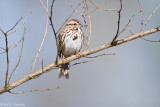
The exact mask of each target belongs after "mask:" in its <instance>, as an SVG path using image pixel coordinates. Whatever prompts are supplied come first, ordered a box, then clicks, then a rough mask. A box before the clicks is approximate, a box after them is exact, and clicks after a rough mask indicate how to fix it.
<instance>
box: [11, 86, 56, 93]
mask: <svg viewBox="0 0 160 107" xmlns="http://www.w3.org/2000/svg"><path fill="white" fill-rule="evenodd" d="M58 88H59V87H56V88H47V89H42V90H29V91H21V92H11V91H9V93H11V94H22V93H26V92H35V91H49V90H55V89H58Z"/></svg>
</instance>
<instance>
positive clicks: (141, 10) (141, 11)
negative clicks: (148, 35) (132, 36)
mask: <svg viewBox="0 0 160 107" xmlns="http://www.w3.org/2000/svg"><path fill="white" fill-rule="evenodd" d="M138 3H139V7H140V14H141V31H140V32H142V31H143V9H142V6H141V2H140V0H138Z"/></svg>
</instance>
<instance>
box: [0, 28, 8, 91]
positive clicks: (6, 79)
mask: <svg viewBox="0 0 160 107" xmlns="http://www.w3.org/2000/svg"><path fill="white" fill-rule="evenodd" d="M0 30H1V32H2V33H3V35H4V36H5V42H6V49H5V51H6V58H7V69H6V78H5V88H6V87H7V85H8V84H7V81H8V71H9V55H8V38H7V34H6V33H5V32H4V31H3V30H2V29H1V28H0Z"/></svg>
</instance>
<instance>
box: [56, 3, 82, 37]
mask: <svg viewBox="0 0 160 107" xmlns="http://www.w3.org/2000/svg"><path fill="white" fill-rule="evenodd" d="M80 5H81V3H79V4H78V5H77V7H76V8H75V9H74V10H73V11H72V13H71V14H70V15H69V17H68V18H67V19H66V20H65V21H64V22H63V24H62V25H61V27H60V28H59V29H58V31H57V32H56V34H57V33H58V32H59V31H60V30H61V29H62V27H63V26H64V24H65V23H66V22H67V21H68V20H69V19H70V18H71V16H72V15H73V13H74V12H75V11H76V10H77V8H78V7H79V6H80Z"/></svg>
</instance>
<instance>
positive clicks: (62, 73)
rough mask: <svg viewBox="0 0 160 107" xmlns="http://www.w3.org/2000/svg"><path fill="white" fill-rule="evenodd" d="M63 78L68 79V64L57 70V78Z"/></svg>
mask: <svg viewBox="0 0 160 107" xmlns="http://www.w3.org/2000/svg"><path fill="white" fill-rule="evenodd" d="M62 76H65V77H66V79H69V63H65V64H62V65H61V67H60V68H59V78H61V77H62Z"/></svg>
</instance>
